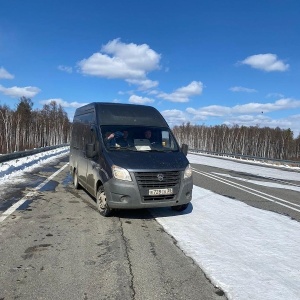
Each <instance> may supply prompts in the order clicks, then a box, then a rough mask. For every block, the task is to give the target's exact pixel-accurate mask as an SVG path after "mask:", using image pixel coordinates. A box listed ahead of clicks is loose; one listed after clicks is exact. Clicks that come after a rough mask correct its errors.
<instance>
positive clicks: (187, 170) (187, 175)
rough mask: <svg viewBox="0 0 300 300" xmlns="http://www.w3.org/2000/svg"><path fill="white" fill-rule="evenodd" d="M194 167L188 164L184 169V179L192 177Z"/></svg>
mask: <svg viewBox="0 0 300 300" xmlns="http://www.w3.org/2000/svg"><path fill="white" fill-rule="evenodd" d="M192 173H193V171H192V168H191V166H190V165H188V166H187V167H186V168H185V170H184V179H187V178H190V177H191V176H192Z"/></svg>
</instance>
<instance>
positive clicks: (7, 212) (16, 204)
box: [0, 163, 69, 223]
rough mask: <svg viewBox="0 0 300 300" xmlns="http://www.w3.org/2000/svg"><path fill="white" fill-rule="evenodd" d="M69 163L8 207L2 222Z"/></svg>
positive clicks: (0, 218) (3, 214)
mask: <svg viewBox="0 0 300 300" xmlns="http://www.w3.org/2000/svg"><path fill="white" fill-rule="evenodd" d="M68 164H69V163H67V164H65V165H64V166H62V167H61V168H60V169H59V170H57V171H56V172H55V173H53V174H52V175H51V176H49V177H48V178H47V179H46V180H45V181H43V182H42V183H40V184H39V185H38V186H37V187H35V188H34V189H33V191H32V192H29V193H28V194H26V195H25V196H24V197H23V198H22V199H20V200H19V201H18V202H16V203H15V204H14V205H12V206H11V207H10V208H9V209H7V210H6V211H5V212H4V213H2V215H1V217H0V223H1V222H3V221H4V220H5V219H6V218H7V217H9V216H10V215H11V214H12V213H14V212H15V211H16V209H18V208H19V207H20V206H21V205H22V204H23V203H25V202H26V201H27V200H29V199H30V198H32V197H33V196H35V194H36V193H37V192H38V191H39V190H40V189H41V188H42V187H44V186H45V185H46V184H47V183H48V182H49V181H50V180H52V179H53V178H54V177H55V176H56V175H58V174H59V173H60V172H61V171H62V170H64V169H65V168H66V167H67V166H68Z"/></svg>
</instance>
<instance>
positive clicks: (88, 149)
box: [85, 143, 97, 158]
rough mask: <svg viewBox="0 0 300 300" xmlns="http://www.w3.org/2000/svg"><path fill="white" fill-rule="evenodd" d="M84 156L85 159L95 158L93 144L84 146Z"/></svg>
mask: <svg viewBox="0 0 300 300" xmlns="http://www.w3.org/2000/svg"><path fill="white" fill-rule="evenodd" d="M85 154H86V157H87V158H93V157H95V156H96V154H97V151H96V147H95V144H94V143H92V144H86V146H85Z"/></svg>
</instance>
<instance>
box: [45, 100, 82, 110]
mask: <svg viewBox="0 0 300 300" xmlns="http://www.w3.org/2000/svg"><path fill="white" fill-rule="evenodd" d="M53 101H55V102H56V103H57V104H60V105H61V106H62V107H65V108H69V107H72V108H77V107H80V106H83V105H86V104H88V103H80V102H67V101H65V100H63V99H60V98H53V99H48V100H42V101H40V103H41V104H50V103H51V102H53Z"/></svg>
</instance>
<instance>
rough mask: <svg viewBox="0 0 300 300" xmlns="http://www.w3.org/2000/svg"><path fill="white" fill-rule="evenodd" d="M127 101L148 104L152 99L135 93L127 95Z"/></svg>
mask: <svg viewBox="0 0 300 300" xmlns="http://www.w3.org/2000/svg"><path fill="white" fill-rule="evenodd" d="M129 102H130V103H133V104H150V103H153V102H154V100H153V99H150V98H147V97H140V96H137V95H131V96H130V97H129Z"/></svg>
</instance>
